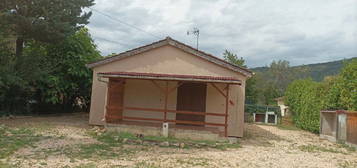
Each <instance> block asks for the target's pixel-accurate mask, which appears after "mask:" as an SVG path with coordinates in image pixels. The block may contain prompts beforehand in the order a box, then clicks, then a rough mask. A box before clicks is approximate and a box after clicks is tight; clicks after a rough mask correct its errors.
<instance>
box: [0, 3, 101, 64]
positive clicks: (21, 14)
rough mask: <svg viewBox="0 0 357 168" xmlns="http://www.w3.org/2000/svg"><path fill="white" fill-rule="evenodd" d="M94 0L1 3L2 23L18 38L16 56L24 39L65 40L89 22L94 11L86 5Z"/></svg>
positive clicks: (20, 50)
mask: <svg viewBox="0 0 357 168" xmlns="http://www.w3.org/2000/svg"><path fill="white" fill-rule="evenodd" d="M93 2H94V0H4V1H3V2H1V3H0V25H6V26H7V29H8V30H7V32H12V33H13V34H14V36H15V37H16V56H18V57H19V56H21V55H22V52H23V47H24V45H25V42H26V41H28V40H35V41H41V42H47V43H54V42H59V41H62V40H64V39H65V38H66V37H68V36H70V35H71V34H73V33H74V32H76V31H77V30H79V29H80V28H81V27H83V25H85V24H88V19H89V17H90V16H91V12H85V11H83V8H85V7H90V6H92V5H94V3H93Z"/></svg>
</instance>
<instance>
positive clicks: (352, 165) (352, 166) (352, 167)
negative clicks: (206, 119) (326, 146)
mask: <svg viewBox="0 0 357 168" xmlns="http://www.w3.org/2000/svg"><path fill="white" fill-rule="evenodd" d="M338 167H340V168H356V167H357V162H352V161H344V162H342V163H338Z"/></svg>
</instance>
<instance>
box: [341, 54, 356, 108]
mask: <svg viewBox="0 0 357 168" xmlns="http://www.w3.org/2000/svg"><path fill="white" fill-rule="evenodd" d="M340 77H341V79H340V80H341V81H340V83H341V85H340V90H341V94H340V96H341V97H340V101H341V104H342V106H343V107H345V109H346V110H355V111H357V59H354V60H352V61H351V62H350V63H348V64H346V65H345V67H344V68H343V69H342V71H341V74H340Z"/></svg>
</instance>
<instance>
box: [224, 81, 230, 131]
mask: <svg viewBox="0 0 357 168" xmlns="http://www.w3.org/2000/svg"><path fill="white" fill-rule="evenodd" d="M226 89H227V91H226V115H225V120H224V136H225V137H227V136H228V134H227V128H228V125H227V124H228V99H229V84H227V87H226Z"/></svg>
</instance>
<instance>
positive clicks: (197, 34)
mask: <svg viewBox="0 0 357 168" xmlns="http://www.w3.org/2000/svg"><path fill="white" fill-rule="evenodd" d="M191 34H193V35H194V36H196V49H197V50H198V39H199V37H200V30H199V29H198V28H196V27H195V28H193V30H191V31H190V30H188V31H187V35H191Z"/></svg>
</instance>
